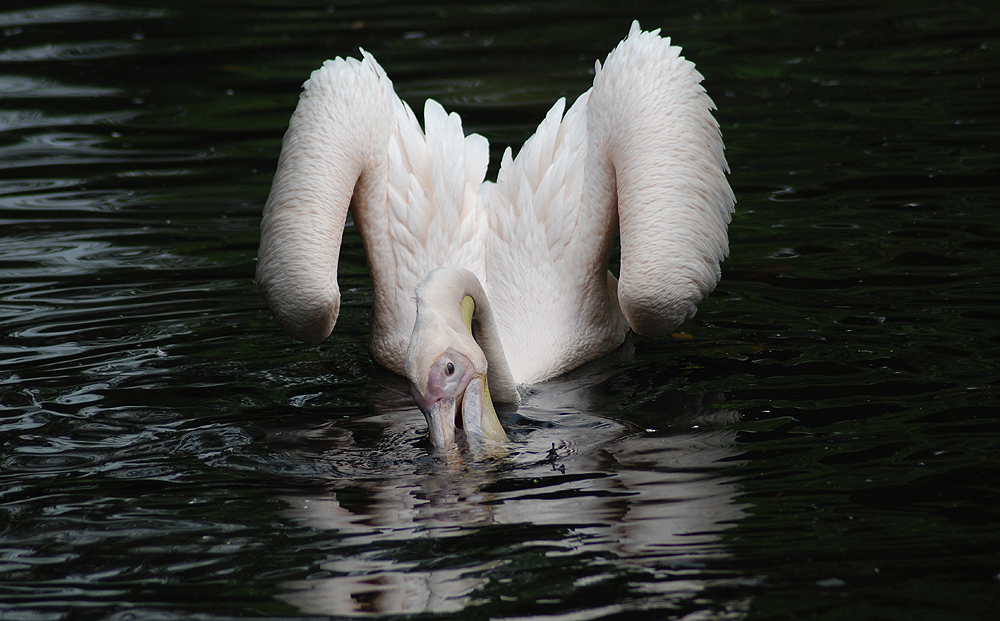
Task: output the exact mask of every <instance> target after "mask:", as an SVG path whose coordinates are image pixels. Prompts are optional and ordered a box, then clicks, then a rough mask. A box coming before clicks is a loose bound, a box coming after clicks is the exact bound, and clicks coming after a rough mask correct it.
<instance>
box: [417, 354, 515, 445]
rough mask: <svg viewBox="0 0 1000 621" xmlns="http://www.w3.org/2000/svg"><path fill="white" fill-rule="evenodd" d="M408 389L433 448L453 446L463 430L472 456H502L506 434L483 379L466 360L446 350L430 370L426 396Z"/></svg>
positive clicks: (484, 377)
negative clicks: (460, 430) (424, 421)
mask: <svg viewBox="0 0 1000 621" xmlns="http://www.w3.org/2000/svg"><path fill="white" fill-rule="evenodd" d="M410 389H411V391H412V393H413V399H414V400H415V401H416V402H417V406H418V407H419V408H420V411H421V412H423V413H424V418H425V419H427V431H428V433H429V435H430V437H431V443H432V444H433V445H434V446H435V447H436V448H439V449H448V448H451V447H452V446H454V445H455V429H456V428H457V427H462V428H464V429H465V437H466V440H467V441H468V443H469V447H470V448H471V449H472V450H473V452H475V453H477V454H481V453H488V454H491V455H498V454H502V453H504V452H505V449H504V448H503V445H504V443H505V442H507V434H506V433H504V430H503V426H501V425H500V420H499V419H498V418H497V412H496V409H494V407H493V400H492V399H490V389H489V384H488V383H487V381H486V375H485V374H484V373H476V371H475V367H474V366H473V365H472V363H471V361H470V360H469V359H468V358H467V357H465V356H463V355H462V354H459V353H457V352H455V351H453V350H451V349H449V350H448V351H447V352H445V354H444V355H442V356H440V357H439V358H438V359H437V360H435V361H434V364H433V365H432V366H431V371H430V375H429V377H428V381H427V389H426V392H427V394H421V393H420V391H419V390H418V389H417V387H416V386H415V385H413V384H412V383H411V384H410Z"/></svg>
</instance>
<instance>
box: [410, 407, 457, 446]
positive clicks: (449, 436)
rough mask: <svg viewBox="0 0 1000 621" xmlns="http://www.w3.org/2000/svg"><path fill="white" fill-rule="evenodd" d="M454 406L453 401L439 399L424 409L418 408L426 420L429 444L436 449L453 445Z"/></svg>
mask: <svg viewBox="0 0 1000 621" xmlns="http://www.w3.org/2000/svg"><path fill="white" fill-rule="evenodd" d="M418 403H419V402H418ZM456 406H457V404H456V402H455V399H441V400H439V401H437V402H435V403H434V404H433V405H431V406H430V407H428V408H426V409H425V408H420V409H421V410H423V412H424V418H425V419H427V432H428V433H429V434H430V436H431V444H433V445H434V446H436V447H437V448H440V449H447V448H450V447H451V446H453V445H454V444H455V419H456V416H455V414H456Z"/></svg>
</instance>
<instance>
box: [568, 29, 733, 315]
mask: <svg viewBox="0 0 1000 621" xmlns="http://www.w3.org/2000/svg"><path fill="white" fill-rule="evenodd" d="M680 52H681V49H680V48H679V47H675V46H672V45H670V39H669V38H662V37H660V36H659V30H656V31H653V32H642V31H640V29H639V24H638V22H633V24H632V29H631V31H630V32H629V36H628V37H627V38H626V39H625V40H624V41H622V43H621V44H619V45H618V47H617V48H615V49H614V50H613V51H612V52H611V54H610V55H609V56H608V58H607V60H606V61H605V63H604V67H603V68H602V67H601V66H600V65H598V66H597V68H596V75H595V77H594V88H593V90H592V92H591V96H590V100H589V102H588V110H587V122H588V128H589V132H590V134H591V140H590V145H592V147H593V148H592V150H591V153H590V154H589V158H588V163H589V166H588V170H590V171H592V172H595V173H599V172H600V171H603V173H604V175H603V177H604V178H603V180H602V183H603V185H604V192H603V194H605V195H608V196H611V197H614V196H616V197H617V212H618V226H619V230H620V238H621V274H620V276H619V281H618V299H619V302H620V304H621V309H622V312H623V313H624V314H625V318H626V319H627V320H628V323H629V325H630V326H631V327H632V329H633V330H635V331H636V332H638V333H640V334H647V335H658V334H663V333H666V332H668V331H670V330H673V329H674V328H675V327H677V326H678V325H679V324H681V323H682V322H684V321H686V320H687V319H690V318H691V317H692V316H693V315H694V313H695V310H696V306H697V304H698V303H699V302H701V301H702V300H703V299H704V298H705V297H706V296H708V294H709V293H711V291H712V290H713V289H714V288H715V285H716V284H717V283H718V280H719V277H720V270H719V263H720V262H721V261H722V259H724V258H725V257H726V255H727V254H728V252H729V242H728V236H727V225H728V223H729V220H730V216H731V214H732V211H733V206H734V204H735V198H734V196H733V192H732V190H731V189H730V187H729V183H728V182H727V181H726V177H725V173H726V172H728V170H729V168H728V166H727V165H726V160H725V157H724V155H723V145H722V136H721V134H720V132H719V126H718V124H717V123H716V121H715V119H714V118H713V117H712V114H711V110H713V109H715V105H714V104H713V103H712V100H711V99H709V97H708V95H707V94H706V93H705V89H704V88H702V86H701V81H702V76H701V74H699V73H698V72H697V71H696V70H695V67H694V64H692V63H691V62H689V61H687V60H685V59H684V58H683V57H682V56H681V55H680ZM597 178H599V174H595V180H596V179H597Z"/></svg>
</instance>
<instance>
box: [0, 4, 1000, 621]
mask: <svg viewBox="0 0 1000 621" xmlns="http://www.w3.org/2000/svg"><path fill="white" fill-rule="evenodd" d="M634 18H638V19H639V20H640V22H641V24H642V25H643V27H645V28H662V29H663V31H664V33H665V34H669V35H671V36H672V37H673V40H674V42H675V43H677V44H679V45H681V46H683V47H684V50H685V55H686V56H687V57H688V58H690V59H692V60H693V61H695V62H696V63H697V65H698V67H699V69H700V71H701V72H702V73H703V74H704V75H705V77H706V80H705V86H706V88H707V89H708V91H709V94H710V95H711V96H712V97H713V99H714V100H715V102H716V104H717V106H718V108H719V109H718V112H717V118H718V119H719V121H720V123H721V125H722V128H723V133H724V137H725V140H726V144H727V157H728V159H729V162H730V165H731V167H732V176H731V182H732V184H733V187H734V190H735V191H736V194H737V199H738V204H737V213H736V215H735V217H734V220H733V224H732V227H731V230H730V234H731V256H730V258H729V259H728V260H727V261H726V263H725V264H724V266H723V280H722V282H721V283H720V285H719V287H718V289H717V290H716V292H715V293H714V294H713V296H712V297H711V298H709V300H707V301H706V302H705V303H704V304H703V305H702V306H701V308H700V310H699V313H698V315H697V317H696V318H695V319H694V320H693V321H691V322H689V323H688V324H686V325H685V326H682V328H681V331H682V332H683V334H682V335H680V336H677V337H673V338H666V339H643V338H639V337H636V338H634V339H633V340H632V341H631V342H630V343H629V344H628V345H627V346H626V347H625V348H624V349H623V351H621V352H618V354H617V355H616V356H613V357H611V358H610V359H608V360H604V361H600V362H598V363H596V364H593V365H590V366H589V367H587V368H584V369H581V370H580V371H578V372H575V373H573V374H571V375H570V376H569V377H566V378H562V379H560V380H557V381H554V382H550V383H547V384H545V385H541V386H538V387H536V388H535V389H534V391H533V392H532V394H531V395H529V397H528V398H527V399H526V401H525V403H524V404H523V405H522V406H521V407H519V408H518V409H516V410H509V411H505V412H502V416H504V420H505V422H506V423H507V425H508V428H509V430H510V434H511V437H512V450H511V454H510V456H509V457H508V458H505V459H502V460H498V461H492V462H487V463H478V462H475V461H473V460H470V459H468V458H467V457H466V458H461V459H445V458H443V457H441V456H437V455H435V454H433V453H432V452H431V451H430V447H429V444H428V442H427V440H426V438H425V431H424V423H423V421H422V417H421V416H420V414H419V412H418V411H417V410H416V409H415V408H414V407H413V405H412V402H411V401H410V400H409V399H408V398H407V394H406V388H405V386H403V385H402V384H401V383H400V380H399V378H395V377H393V376H391V375H390V374H388V373H386V372H385V371H382V370H380V369H378V368H377V367H376V366H375V365H374V364H373V363H372V362H371V358H370V356H369V355H368V352H367V336H368V326H367V322H368V309H369V306H370V303H371V298H372V291H371V283H370V280H369V279H368V277H367V271H366V268H365V263H364V255H363V251H362V249H361V245H360V242H359V239H358V237H357V234H356V232H355V231H354V230H353V229H352V228H349V229H348V231H347V232H346V240H345V247H344V256H343V258H342V263H341V269H342V272H341V277H340V283H341V288H342V291H343V292H344V304H343V309H342V314H341V318H340V321H339V323H338V325H337V328H336V330H335V332H334V335H333V336H332V337H331V338H330V339H328V340H327V341H325V342H323V343H321V344H319V345H314V346H305V345H301V344H298V343H295V342H293V341H291V340H289V339H288V338H287V337H286V336H285V335H283V334H282V333H281V332H280V331H279V330H278V328H277V326H276V325H275V324H274V322H273V321H272V320H271V318H270V316H269V314H268V311H267V310H266V308H265V307H264V304H263V302H262V301H261V300H260V298H259V297H258V296H257V295H256V293H255V291H254V288H253V282H252V280H253V273H254V257H255V255H256V249H257V241H258V232H257V227H258V224H259V219H260V212H261V208H262V206H263V203H264V200H265V199H266V197H267V193H268V190H269V187H270V181H271V176H272V175H273V172H274V166H275V163H276V159H277V154H278V151H279V148H280V140H281V136H282V134H283V132H284V129H285V127H286V126H287V122H288V117H289V115H290V114H291V111H292V109H293V108H294V106H295V102H296V98H297V96H298V91H299V88H300V86H301V83H302V82H303V81H304V80H305V79H306V77H308V75H309V72H311V71H312V70H313V69H315V68H317V67H318V66H320V64H321V63H322V61H323V60H324V59H326V58H330V57H334V56H337V55H356V54H357V51H356V50H357V48H358V47H359V46H363V47H364V48H365V49H367V50H369V51H371V52H372V53H373V54H375V55H376V57H377V58H378V59H379V61H380V63H381V64H382V65H383V66H384V67H385V69H386V70H387V72H388V73H389V75H390V76H391V77H392V79H393V80H394V83H395V85H396V89H397V91H398V92H399V93H400V95H401V96H402V97H403V98H404V99H406V100H407V101H408V102H409V103H410V104H411V106H413V108H414V109H415V110H418V111H419V110H421V109H422V103H423V100H424V99H425V98H426V97H434V98H436V99H438V100H439V101H441V102H442V103H443V105H444V106H445V108H446V109H447V110H449V111H458V112H459V113H461V114H462V116H463V119H464V122H465V127H466V130H467V131H476V132H479V133H482V134H483V135H485V136H486V137H487V138H489V140H490V142H491V145H492V146H491V156H492V160H493V164H492V167H491V170H493V171H494V172H495V169H496V166H497V164H498V162H499V157H500V155H501V154H502V151H503V149H504V148H505V147H506V146H508V145H514V146H515V148H516V146H517V145H519V144H520V143H521V142H522V141H523V140H524V139H525V138H526V137H527V136H528V135H530V133H531V132H532V131H533V128H534V127H535V126H536V125H537V123H538V122H539V121H540V120H541V119H542V117H543V115H544V113H545V111H546V110H547V109H548V107H549V106H550V105H551V103H552V102H553V101H554V100H555V99H556V98H558V97H561V96H565V97H568V98H569V99H570V100H572V99H573V98H574V97H575V96H577V95H578V94H579V93H581V92H583V91H584V90H585V89H586V88H587V87H588V82H589V80H591V79H592V77H591V76H592V68H593V64H594V61H595V60H597V59H603V57H604V56H605V55H606V54H607V52H608V51H609V50H610V49H611V48H612V47H613V46H614V45H615V44H616V43H617V41H619V40H620V39H621V38H622V37H623V36H624V35H625V34H626V33H627V32H628V26H629V24H630V22H631V20H632V19H634ZM998 26H1000V21H998V18H997V17H996V11H995V8H994V7H992V6H991V5H990V3H987V2H984V1H983V2H962V3H958V2H955V3H944V4H942V3H931V2H888V3H881V4H879V5H878V6H874V5H871V4H870V3H852V2H844V1H829V2H754V3H736V2H697V3H695V2H682V3H671V4H670V5H669V6H667V7H663V6H661V3H635V4H634V5H632V6H628V7H625V6H619V5H614V6H610V7H609V6H608V5H606V4H605V3H596V2H585V3H439V4H433V5H426V4H419V3H416V4H414V3H404V4H393V3H390V2H370V3H340V2H324V3H314V2H310V1H308V0H306V1H302V2H297V3H284V2H275V1H259V2H252V3H245V2H213V3H206V2H183V1H169V0H161V1H159V2H155V1H153V2H144V1H136V2H106V3H100V4H96V3H78V4H49V3H43V2H24V3H7V4H5V5H4V7H3V8H2V9H0V617H2V618H10V619H46V620H47V619H70V618H72V619H126V618H159V619H176V618H190V617H198V618H203V619H216V618H230V617H259V618H264V617H282V618H291V617H301V616H310V617H315V616H334V617H339V616H358V615H360V616H368V615H376V616H378V615H381V616H412V615H417V616H422V617H424V618H456V619H457V618H461V619H477V618H483V619H486V618H553V619H574V620H575V619H581V620H582V619H598V618H600V619H625V618H627V619H629V620H630V621H633V620H635V619H686V620H695V619H698V620H701V619H791V618H810V619H827V618H829V619H834V618H837V619H841V618H845V617H851V618H857V619H885V618H907V619H929V620H930V619H933V620H939V619H988V618H994V617H995V615H996V611H997V610H998V609H1000V536H998V532H1000V529H998V524H1000V511H998V507H1000V463H998V458H997V455H998V454H1000V451H998V448H1000V446H998V445H1000V441H998V438H1000V407H998V403H1000V400H998V394H997V393H998V390H997V388H996V377H997V362H996V361H997V355H998V353H1000V311H998V310H997V309H998V302H1000V275H998V269H997V263H996V260H995V255H996V251H997V250H998V249H1000V243H998V241H997V239H998V238H1000V230H998V226H997V203H998V199H1000V192H998V190H997V183H996V179H997V171H998V168H1000V159H998V156H997V155H996V152H995V148H994V145H995V143H996V139H997V138H998V134H1000V131H998V130H1000V122H998V113H997V107H996V102H997V100H998V95H1000V92H998V86H1000V63H998V59H997V52H996V50H997V49H1000V28H998Z"/></svg>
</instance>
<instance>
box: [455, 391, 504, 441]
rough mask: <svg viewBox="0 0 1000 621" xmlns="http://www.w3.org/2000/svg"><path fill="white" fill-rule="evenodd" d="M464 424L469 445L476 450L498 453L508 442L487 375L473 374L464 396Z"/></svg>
mask: <svg viewBox="0 0 1000 621" xmlns="http://www.w3.org/2000/svg"><path fill="white" fill-rule="evenodd" d="M462 426H463V427H464V428H465V437H466V439H467V440H468V441H469V446H470V447H471V448H472V449H473V450H474V451H476V452H482V451H485V452H489V453H496V452H498V451H497V450H496V449H498V448H500V447H503V445H504V443H505V442H507V434H506V433H505V432H504V430H503V426H502V425H500V420H499V419H498V418H497V411H496V409H494V408H493V400H492V399H491V398H490V389H489V385H488V384H487V383H486V376H485V375H483V374H477V375H475V376H473V378H472V380H471V381H470V382H469V385H468V386H466V388H465V394H464V395H463V396H462Z"/></svg>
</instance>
